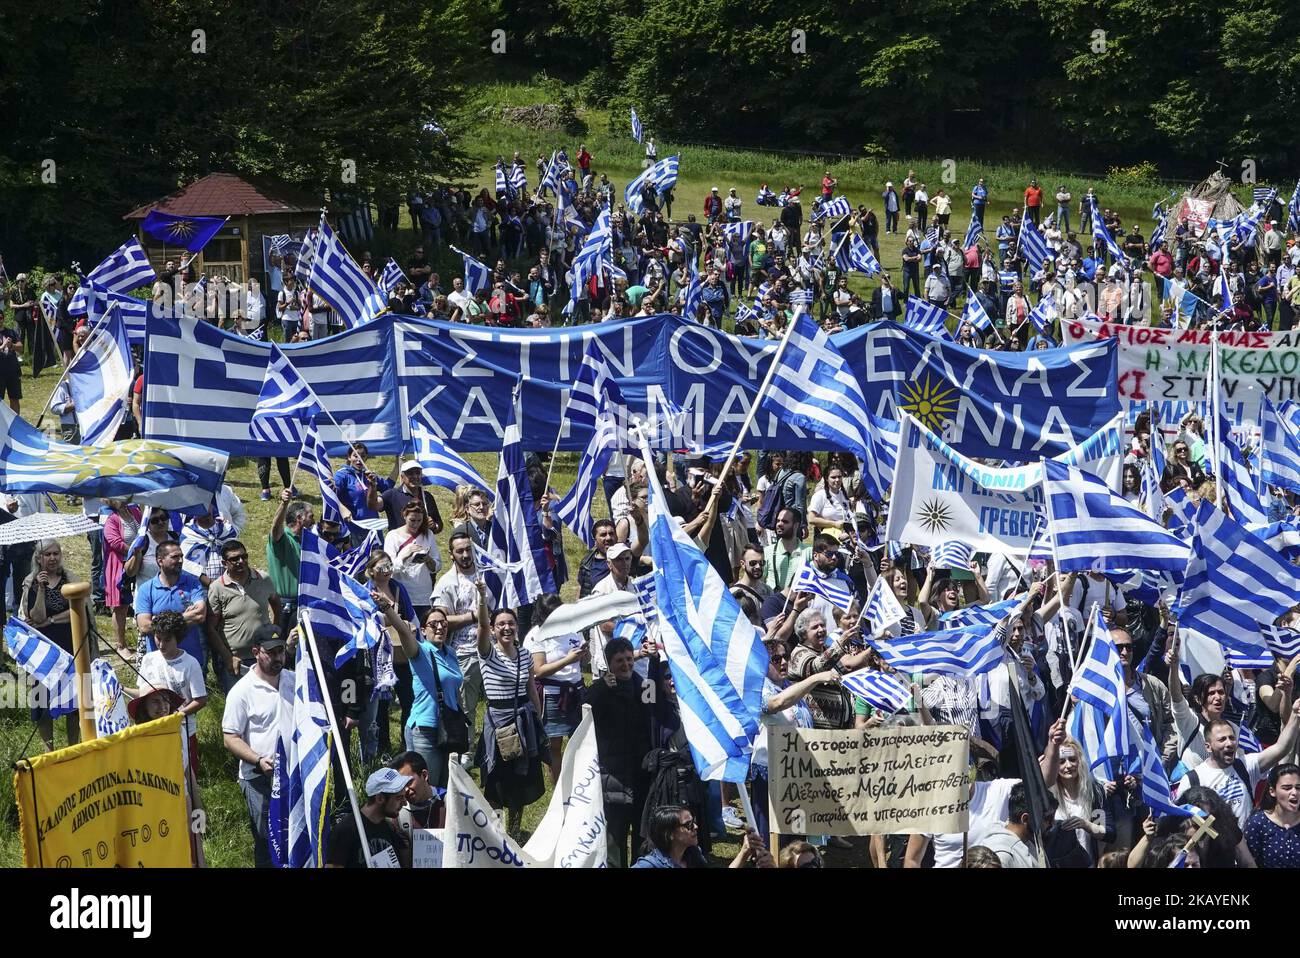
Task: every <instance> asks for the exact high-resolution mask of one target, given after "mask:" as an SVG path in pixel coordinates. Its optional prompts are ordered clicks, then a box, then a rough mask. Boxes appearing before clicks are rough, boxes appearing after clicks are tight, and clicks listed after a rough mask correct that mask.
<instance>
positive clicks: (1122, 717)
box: [1070, 609, 1132, 768]
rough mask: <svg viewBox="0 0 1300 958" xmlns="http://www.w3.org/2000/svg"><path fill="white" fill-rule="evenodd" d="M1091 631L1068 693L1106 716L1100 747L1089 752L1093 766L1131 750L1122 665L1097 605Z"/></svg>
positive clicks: (1120, 756)
mask: <svg viewBox="0 0 1300 958" xmlns="http://www.w3.org/2000/svg"><path fill="white" fill-rule="evenodd" d="M1091 631H1092V642H1091V644H1090V645H1089V646H1088V654H1087V655H1086V656H1084V659H1083V661H1082V662H1080V663H1079V667H1078V668H1077V669H1076V670H1075V672H1074V676H1073V678H1072V679H1071V680H1070V695H1072V696H1074V697H1076V698H1078V699H1079V701H1081V702H1087V703H1088V704H1089V705H1091V706H1093V707H1094V708H1095V709H1097V710H1098V712H1100V713H1101V714H1102V715H1104V716H1105V719H1106V725H1105V729H1104V732H1103V734H1102V739H1101V748H1100V749H1099V750H1098V751H1097V752H1096V753H1090V759H1091V764H1092V767H1093V768H1096V767H1097V766H1098V765H1101V764H1103V763H1106V762H1107V761H1111V760H1114V761H1123V760H1125V759H1127V757H1128V755H1129V753H1130V752H1131V751H1132V742H1131V739H1130V737H1129V719H1128V693H1127V690H1126V686H1125V684H1124V666H1123V663H1122V662H1121V661H1120V657H1119V652H1118V651H1116V649H1115V642H1114V640H1113V639H1112V638H1111V635H1110V629H1108V628H1107V627H1106V622H1105V620H1104V619H1103V618H1102V617H1101V610H1100V609H1098V610H1097V611H1096V612H1095V613H1094V619H1093V622H1092V630H1091Z"/></svg>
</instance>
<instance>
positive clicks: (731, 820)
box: [722, 805, 745, 831]
mask: <svg viewBox="0 0 1300 958" xmlns="http://www.w3.org/2000/svg"><path fill="white" fill-rule="evenodd" d="M722 824H724V825H726V826H727V828H729V829H731V830H733V831H743V830H744V828H745V820H744V819H743V818H741V817H740V812H738V811H736V810H735V809H734V808H732V807H731V806H730V805H723V806H722Z"/></svg>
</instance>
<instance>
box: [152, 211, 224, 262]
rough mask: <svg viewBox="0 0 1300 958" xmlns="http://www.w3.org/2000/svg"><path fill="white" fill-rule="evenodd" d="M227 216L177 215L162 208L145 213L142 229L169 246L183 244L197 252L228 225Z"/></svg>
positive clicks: (192, 251) (188, 249)
mask: <svg viewBox="0 0 1300 958" xmlns="http://www.w3.org/2000/svg"><path fill="white" fill-rule="evenodd" d="M227 219H229V217H226V216H176V215H175V214H172V213H164V212H162V211H161V210H150V211H149V212H148V213H147V214H145V218H144V221H143V222H142V223H141V224H140V229H142V230H144V231H145V232H146V233H148V234H149V235H150V236H152V237H153V238H154V239H156V240H162V242H164V243H166V244H167V245H168V246H181V247H183V248H184V249H186V250H187V251H189V252H191V253H197V252H198V251H199V250H201V249H203V247H204V246H206V245H207V244H208V240H210V239H212V237H214V236H216V235H217V232H218V231H219V230H220V229H221V227H223V226H225V225H226V220H227Z"/></svg>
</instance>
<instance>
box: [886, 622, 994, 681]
mask: <svg viewBox="0 0 1300 958" xmlns="http://www.w3.org/2000/svg"><path fill="white" fill-rule="evenodd" d="M872 646H873V647H874V648H875V650H876V651H877V652H878V653H880V658H881V659H882V660H884V662H885V664H886V665H888V666H889V667H890V668H892V669H895V670H896V671H899V672H930V673H937V674H939V675H948V676H952V677H953V678H959V679H965V678H972V677H973V676H976V675H983V674H984V673H985V672H991V671H992V670H993V669H995V668H997V667H998V666H999V665H1001V664H1002V642H1001V635H1000V631H999V629H997V628H973V629H948V630H945V631H943V632H926V633H924V634H922V635H912V636H908V637H907V638H905V639H890V640H888V641H885V642H873V643H872Z"/></svg>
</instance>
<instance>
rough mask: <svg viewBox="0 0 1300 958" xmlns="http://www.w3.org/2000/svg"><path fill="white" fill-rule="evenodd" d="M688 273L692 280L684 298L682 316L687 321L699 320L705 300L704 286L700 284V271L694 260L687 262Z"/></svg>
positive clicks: (688, 283) (688, 284) (687, 286)
mask: <svg viewBox="0 0 1300 958" xmlns="http://www.w3.org/2000/svg"><path fill="white" fill-rule="evenodd" d="M686 272H687V274H688V275H689V276H690V280H689V281H688V282H687V284H686V290H685V293H684V295H683V297H682V316H683V317H685V318H686V319H698V318H699V315H700V303H701V302H702V301H703V299H704V284H703V283H702V282H700V271H699V270H698V269H697V268H696V266H695V260H694V258H691V259H688V260H687V261H686Z"/></svg>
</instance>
